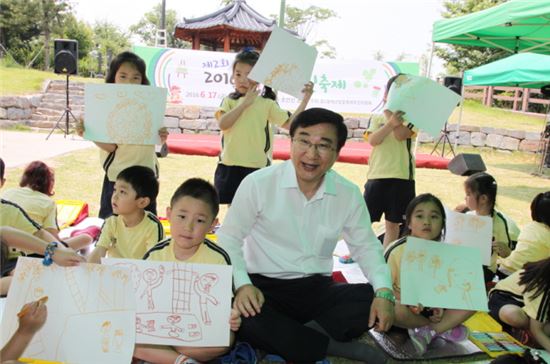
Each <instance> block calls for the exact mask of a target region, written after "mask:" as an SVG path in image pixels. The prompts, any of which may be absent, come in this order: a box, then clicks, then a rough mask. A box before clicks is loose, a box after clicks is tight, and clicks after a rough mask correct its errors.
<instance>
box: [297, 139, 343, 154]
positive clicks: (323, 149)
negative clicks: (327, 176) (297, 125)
mask: <svg viewBox="0 0 550 364" xmlns="http://www.w3.org/2000/svg"><path fill="white" fill-rule="evenodd" d="M292 141H293V142H294V144H295V145H296V147H298V149H299V150H301V151H302V152H305V151H308V150H309V149H310V148H311V147H313V149H314V150H315V151H316V152H317V153H319V155H321V156H326V155H329V154H330V153H331V152H333V151H335V150H336V148H334V147H333V146H332V145H330V144H327V143H319V144H313V143H312V142H310V141H309V140H307V139H303V138H293V139H292Z"/></svg>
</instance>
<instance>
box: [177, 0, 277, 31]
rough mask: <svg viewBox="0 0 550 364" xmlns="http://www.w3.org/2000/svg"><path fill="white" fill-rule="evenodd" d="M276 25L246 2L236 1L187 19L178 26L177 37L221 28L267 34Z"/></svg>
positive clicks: (243, 0) (242, 0)
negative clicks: (182, 34)
mask: <svg viewBox="0 0 550 364" xmlns="http://www.w3.org/2000/svg"><path fill="white" fill-rule="evenodd" d="M275 25H276V22H275V20H274V19H269V18H266V17H264V16H263V15H262V14H260V13H258V12H257V11H256V10H254V9H252V8H251V7H250V6H249V5H248V4H247V3H246V1H245V0H235V1H234V2H232V3H231V4H229V5H227V6H225V7H223V8H221V9H220V10H217V11H215V12H213V13H212V14H208V15H204V16H202V17H199V18H194V19H187V18H184V19H183V22H181V23H178V24H177V25H176V36H178V32H179V33H186V31H185V30H200V29H211V28H219V27H220V26H221V27H223V28H233V29H236V30H241V31H249V32H267V33H271V30H272V29H273V27H274V26H275Z"/></svg>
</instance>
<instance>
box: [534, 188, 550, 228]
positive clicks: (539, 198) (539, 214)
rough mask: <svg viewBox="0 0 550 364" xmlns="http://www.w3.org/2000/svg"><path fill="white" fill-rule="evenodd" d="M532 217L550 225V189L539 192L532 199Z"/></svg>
mask: <svg viewBox="0 0 550 364" xmlns="http://www.w3.org/2000/svg"><path fill="white" fill-rule="evenodd" d="M531 219H533V221H536V222H540V223H543V224H546V226H548V227H550V191H546V192H541V193H539V194H538V195H536V196H535V198H534V199H533V201H531Z"/></svg>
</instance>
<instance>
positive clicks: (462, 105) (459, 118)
mask: <svg viewBox="0 0 550 364" xmlns="http://www.w3.org/2000/svg"><path fill="white" fill-rule="evenodd" d="M460 78H461V79H462V86H461V88H460V109H459V111H458V123H457V124H456V134H455V151H456V152H457V153H458V138H459V136H460V124H462V111H463V110H464V71H462V72H460Z"/></svg>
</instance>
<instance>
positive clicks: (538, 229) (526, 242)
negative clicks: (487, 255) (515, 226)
mask: <svg viewBox="0 0 550 364" xmlns="http://www.w3.org/2000/svg"><path fill="white" fill-rule="evenodd" d="M548 257H550V227H549V226H548V225H546V224H543V223H541V222H536V221H532V222H530V223H529V224H527V225H526V226H525V227H524V228H523V230H522V231H521V233H520V234H519V238H518V243H517V245H516V248H515V249H514V250H513V251H512V254H510V255H509V256H508V257H506V258H500V259H499V263H500V265H501V266H502V267H503V268H505V269H506V270H507V271H508V272H515V271H517V270H519V269H521V268H522V267H523V265H524V264H525V263H529V262H536V261H538V260H541V259H545V258H548Z"/></svg>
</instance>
